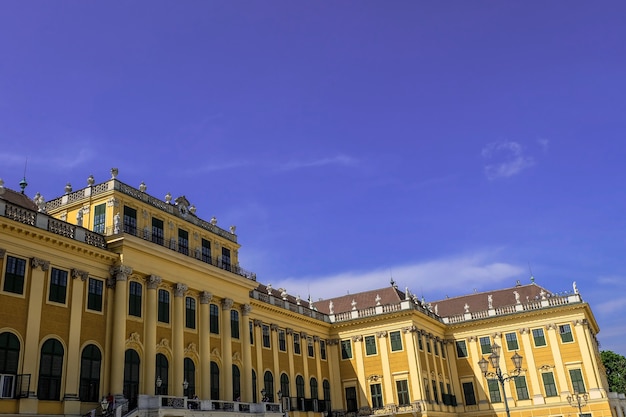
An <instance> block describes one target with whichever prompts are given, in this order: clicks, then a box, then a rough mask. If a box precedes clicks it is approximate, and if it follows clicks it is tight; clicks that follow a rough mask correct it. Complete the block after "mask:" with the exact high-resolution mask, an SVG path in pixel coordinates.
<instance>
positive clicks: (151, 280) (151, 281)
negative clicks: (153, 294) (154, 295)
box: [146, 275, 163, 290]
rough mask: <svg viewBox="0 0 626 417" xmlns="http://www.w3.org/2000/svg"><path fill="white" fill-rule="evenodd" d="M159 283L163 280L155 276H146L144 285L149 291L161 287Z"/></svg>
mask: <svg viewBox="0 0 626 417" xmlns="http://www.w3.org/2000/svg"><path fill="white" fill-rule="evenodd" d="M161 282H163V280H162V279H161V277H159V276H157V275H148V276H147V277H146V285H147V286H148V289H150V290H154V289H156V288H157V287H158V286H159V285H161Z"/></svg>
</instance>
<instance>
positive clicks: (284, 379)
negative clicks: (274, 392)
mask: <svg viewBox="0 0 626 417" xmlns="http://www.w3.org/2000/svg"><path fill="white" fill-rule="evenodd" d="M280 394H281V396H283V397H289V376H287V374H285V373H283V374H281V375H280Z"/></svg>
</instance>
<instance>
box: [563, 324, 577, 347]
mask: <svg viewBox="0 0 626 417" xmlns="http://www.w3.org/2000/svg"><path fill="white" fill-rule="evenodd" d="M559 334H560V335H561V342H563V343H569V342H573V341H574V335H573V334H572V328H571V327H570V325H569V324H561V325H560V326H559Z"/></svg>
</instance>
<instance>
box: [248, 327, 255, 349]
mask: <svg viewBox="0 0 626 417" xmlns="http://www.w3.org/2000/svg"><path fill="white" fill-rule="evenodd" d="M248 330H249V331H250V344H251V345H254V324H253V323H252V322H251V321H250V322H248Z"/></svg>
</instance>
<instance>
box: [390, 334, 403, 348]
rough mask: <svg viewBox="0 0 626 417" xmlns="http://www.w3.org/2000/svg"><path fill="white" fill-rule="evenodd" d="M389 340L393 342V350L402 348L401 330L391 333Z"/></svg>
mask: <svg viewBox="0 0 626 417" xmlns="http://www.w3.org/2000/svg"><path fill="white" fill-rule="evenodd" d="M389 341H390V342H391V351H392V352H397V351H399V350H402V335H401V334H400V332H399V331H398V332H391V333H389Z"/></svg>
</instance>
